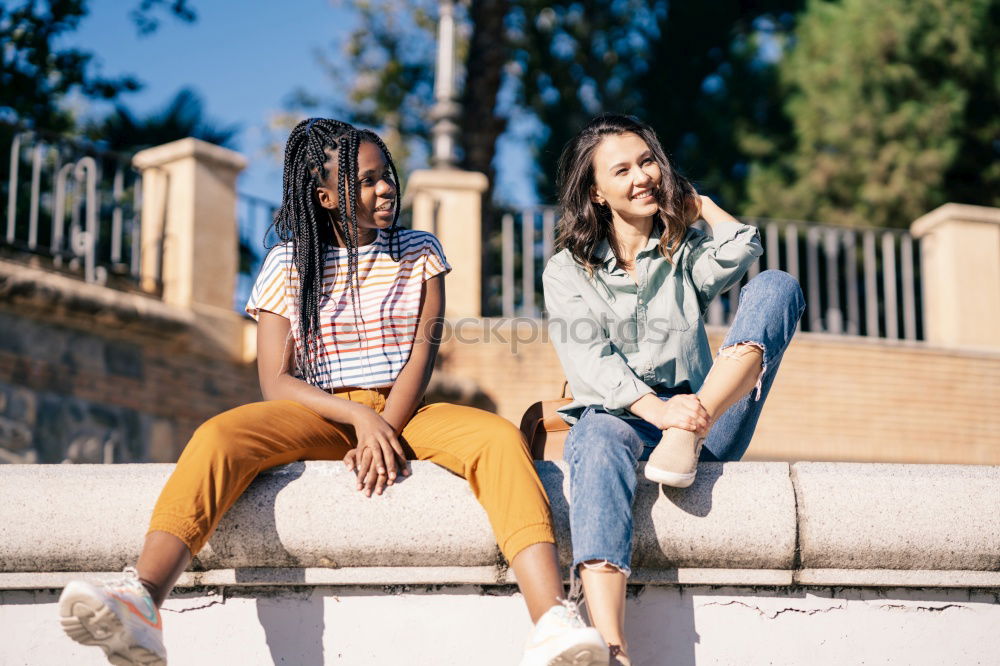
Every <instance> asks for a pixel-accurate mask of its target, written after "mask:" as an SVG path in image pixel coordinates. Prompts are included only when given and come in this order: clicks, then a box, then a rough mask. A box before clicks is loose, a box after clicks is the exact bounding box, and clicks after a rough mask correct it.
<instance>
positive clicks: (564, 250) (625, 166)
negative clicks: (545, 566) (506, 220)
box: [543, 115, 805, 664]
mask: <svg viewBox="0 0 1000 666" xmlns="http://www.w3.org/2000/svg"><path fill="white" fill-rule="evenodd" d="M559 192H560V195H559V202H560V205H561V208H562V216H561V218H560V222H559V236H558V239H557V247H558V249H559V252H557V254H556V255H554V256H553V257H552V259H551V260H550V261H549V263H548V265H547V266H546V268H545V273H544V279H543V282H544V289H545V305H546V309H547V311H548V314H549V322H550V323H549V328H550V335H551V338H552V341H553V344H554V345H555V347H556V351H557V352H558V354H559V358H560V360H561V362H562V365H563V368H564V369H565V371H566V377H567V379H568V380H569V383H570V387H571V388H572V390H573V395H574V398H575V401H574V402H573V403H572V404H570V405H567V406H566V407H564V408H562V410H560V411H561V414H562V416H563V418H564V420H566V421H567V422H568V423H571V424H573V427H572V428H571V430H570V434H569V437H568V438H567V440H566V445H565V453H564V456H565V459H566V460H567V462H568V463H569V474H570V495H571V505H570V527H571V531H572V537H573V575H574V576H575V575H576V574H577V573H579V575H580V579H581V581H582V583H583V590H584V594H585V595H586V598H587V605H588V609H589V612H590V616H591V620H592V621H593V623H594V626H595V627H596V628H597V629H598V631H600V633H601V635H602V636H603V638H604V640H605V641H606V642H607V643H608V645H609V646H610V647H611V656H612V657H614V658H616V659H617V660H618V662H619V663H621V664H630V663H631V662H630V661H629V656H628V645H627V641H626V638H625V631H624V624H625V622H624V620H625V586H626V582H627V579H628V576H629V574H630V564H631V554H632V499H633V497H634V496H635V488H636V483H637V478H636V476H637V475H636V469H637V465H638V463H639V462H640V461H643V460H648V462H647V464H646V467H645V475H646V477H647V478H649V479H650V480H652V481H656V482H658V483H664V484H667V485H671V486H676V487H686V486H689V485H690V484H691V483H692V482H693V481H694V478H695V475H696V473H697V464H698V461H699V460H713V461H723V460H739V459H740V457H741V456H742V455H743V453H744V452H745V451H746V448H747V446H748V445H749V443H750V439H751V437H752V435H753V431H754V428H755V426H756V424H757V419H758V417H759V416H760V411H761V408H762V406H763V403H764V399H765V398H766V397H767V394H768V390H769V389H770V387H771V383H772V382H773V381H774V377H775V373H776V371H777V369H778V365H779V363H780V361H781V357H782V354H783V353H784V351H785V349H786V348H787V346H788V344H789V342H790V341H791V338H792V335H793V334H794V332H795V326H796V323H797V321H798V319H799V317H800V316H801V314H802V310H803V309H804V307H805V302H804V300H803V298H802V291H801V289H800V288H799V285H798V283H797V282H796V281H795V279H794V278H792V277H791V276H789V275H788V274H787V273H783V272H780V271H765V272H763V273H761V274H760V275H758V276H757V277H755V278H754V279H752V280H750V282H749V283H748V284H747V285H746V286H745V287H744V288H743V290H742V291H741V294H740V306H739V311H738V313H737V315H736V318H735V320H734V322H733V325H732V327H731V329H730V331H729V334H728V336H727V337H726V341H725V342H724V343H723V345H722V348H721V350H720V352H719V356H718V358H717V359H716V360H715V362H714V365H713V361H712V356H711V350H710V349H709V346H708V337H707V335H706V333H705V327H704V324H703V323H702V316H703V315H704V314H705V311H706V309H707V307H708V304H709V303H710V302H711V301H712V299H713V298H715V297H716V296H717V295H718V294H719V293H721V292H722V291H725V290H726V289H728V288H729V287H731V286H733V285H735V284H737V283H738V282H739V280H740V279H741V278H742V277H743V275H744V274H745V273H746V271H747V269H748V268H749V267H750V265H751V264H752V263H753V262H754V261H756V259H757V257H759V256H760V255H761V254H762V248H761V245H760V241H759V239H758V235H757V230H756V228H754V227H752V226H748V225H744V224H741V223H740V222H739V221H737V220H736V219H735V218H734V217H732V216H731V215H729V214H728V213H726V212H725V211H724V210H722V209H721V208H720V207H719V206H718V205H716V204H715V203H714V202H713V201H712V200H711V199H709V198H708V197H705V196H700V195H699V194H698V193H697V192H696V191H695V189H694V187H693V186H692V185H691V183H689V182H688V181H687V180H686V179H685V178H684V177H683V176H681V175H680V174H679V173H678V172H677V171H676V170H675V169H674V168H673V166H672V165H671V163H670V161H669V159H668V158H667V156H666V154H665V153H664V151H663V148H662V147H661V145H660V141H659V139H658V138H657V137H656V134H655V133H654V132H653V130H652V129H651V128H650V127H649V126H648V125H646V124H644V123H642V122H641V121H639V120H637V119H636V118H633V117H630V116H620V115H602V116H599V117H597V118H595V119H594V120H592V121H591V122H590V123H589V124H588V125H587V126H586V127H585V128H584V129H583V130H581V131H580V133H579V134H577V136H576V137H574V138H573V139H572V140H571V141H570V142H569V143H568V144H567V146H566V148H565V149H564V151H563V153H562V156H561V157H560V161H559ZM698 219H704V220H705V222H706V223H707V224H708V226H709V227H710V228H711V235H708V234H706V233H704V232H702V231H700V230H698V229H695V228H694V227H692V224H693V223H694V222H695V221H696V220H698ZM709 370H711V373H709Z"/></svg>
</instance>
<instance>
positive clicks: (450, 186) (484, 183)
mask: <svg viewBox="0 0 1000 666" xmlns="http://www.w3.org/2000/svg"><path fill="white" fill-rule="evenodd" d="M489 186H490V181H489V179H488V178H487V177H486V174H483V173H479V172H478V171H463V170H461V169H419V170H417V171H414V172H413V173H411V174H410V176H409V178H407V180H406V192H405V194H404V195H403V205H404V206H405V205H407V204H408V203H409V200H410V198H411V197H412V196H413V192H414V190H423V189H431V188H433V189H442V190H473V191H476V192H479V193H480V194H481V193H483V192H485V191H486V190H487V188H489Z"/></svg>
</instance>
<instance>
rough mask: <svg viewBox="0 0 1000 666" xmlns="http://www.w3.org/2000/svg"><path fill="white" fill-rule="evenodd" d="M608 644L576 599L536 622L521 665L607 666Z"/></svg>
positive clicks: (563, 604)
mask: <svg viewBox="0 0 1000 666" xmlns="http://www.w3.org/2000/svg"><path fill="white" fill-rule="evenodd" d="M607 663H608V646H607V645H606V644H605V643H604V640H603V639H602V638H601V635H600V634H599V633H598V632H597V629H594V628H593V627H588V626H587V625H586V624H584V622H583V618H581V617H580V611H579V609H578V608H577V607H576V604H575V603H573V602H572V601H565V600H564V601H562V603H561V604H560V605H558V606H553V607H552V608H550V609H549V610H547V611H546V612H545V615H543V616H542V617H541V618H539V620H538V623H537V624H535V628H534V630H533V631H532V632H531V638H530V639H529V640H528V646H527V647H526V648H525V650H524V658H523V659H521V666H607Z"/></svg>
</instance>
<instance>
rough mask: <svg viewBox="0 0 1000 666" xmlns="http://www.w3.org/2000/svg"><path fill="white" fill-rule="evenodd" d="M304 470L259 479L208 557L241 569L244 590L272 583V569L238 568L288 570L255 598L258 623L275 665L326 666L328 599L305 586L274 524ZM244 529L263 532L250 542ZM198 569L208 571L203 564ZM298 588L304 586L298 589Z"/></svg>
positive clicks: (297, 466) (300, 466)
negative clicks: (261, 565) (281, 501)
mask: <svg viewBox="0 0 1000 666" xmlns="http://www.w3.org/2000/svg"><path fill="white" fill-rule="evenodd" d="M305 469H306V466H305V463H303V462H295V463H291V464H288V465H282V466H280V467H276V468H273V469H270V470H267V472H266V473H264V474H262V475H260V476H258V477H257V479H255V480H254V482H253V485H255V486H256V487H255V489H254V492H253V493H252V494H247V493H244V495H243V498H244V499H243V500H242V501H237V503H236V504H235V505H234V506H233V508H232V509H231V510H230V511H229V512H228V513H226V515H225V516H224V517H223V519H222V521H220V523H219V528H218V530H217V531H216V533H215V534H214V535H213V536H212V539H211V541H210V548H211V553H210V554H208V557H209V558H211V559H216V558H221V559H223V560H226V561H229V562H234V563H236V564H237V567H236V580H237V582H239V583H245V584H246V583H249V584H256V585H267V584H268V583H269V582H273V580H272V578H271V576H272V575H273V569H270V568H268V569H256V568H253V567H248V566H242V567H241V566H238V565H239V564H244V565H245V564H247V563H250V562H254V561H257V562H261V561H264V562H274V563H276V564H278V565H280V566H284V567H288V568H287V569H284V570H283V572H282V581H281V582H282V584H281V585H280V587H274V588H272V589H268V588H266V587H265V588H259V591H258V592H256V593H255V594H254V596H255V597H256V601H257V618H258V620H260V625H261V627H262V628H263V629H264V635H265V638H266V640H267V647H268V649H269V650H270V652H271V658H272V660H273V662H274V663H275V664H297V665H300V666H323V663H324V659H323V633H324V631H325V626H324V621H323V595H322V594H318V593H316V591H315V590H314V588H312V587H306V586H305V585H304V583H305V570H304V569H302V568H301V563H300V562H299V561H298V560H297V559H296V558H295V557H293V556H292V555H291V554H290V553H289V552H288V550H287V549H286V548H285V546H284V544H283V543H282V542H281V536H280V535H279V534H278V529H277V522H276V518H275V506H276V504H277V498H278V494H279V493H280V492H281V491H282V490H284V489H285V488H286V487H287V486H288V484H290V483H291V482H292V481H294V480H296V479H298V478H299V477H300V476H302V474H303V473H304V472H305ZM247 497H253V502H252V503H251V502H249V501H247V500H246V499H245V498H247ZM251 515H252V517H253V520H252V522H251V520H250V519H251ZM241 524H254V525H256V526H259V528H260V529H259V530H257V531H256V532H255V533H254V535H253V538H252V539H248V538H246V535H242V534H240V525H241ZM195 565H196V567H198V568H201V567H202V566H204V565H203V563H202V562H200V561H197V562H196V563H195ZM293 576H294V577H295V579H294V580H293V579H292V577H293ZM296 582H298V583H302V584H303V585H302V586H301V587H296V586H295V583H296ZM251 589H252V588H251Z"/></svg>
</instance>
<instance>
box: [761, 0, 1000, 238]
mask: <svg viewBox="0 0 1000 666" xmlns="http://www.w3.org/2000/svg"><path fill="white" fill-rule="evenodd" d="M998 17H1000V2H998V1H997V0H967V1H966V2H960V3H955V2H948V1H947V0H882V2H877V3H871V2H865V0H841V1H839V2H829V1H824V0H810V1H809V2H808V5H807V8H806V11H805V13H804V14H803V15H802V17H801V18H800V20H799V22H798V28H797V30H796V40H797V43H796V45H795V48H794V49H793V50H792V51H791V53H790V54H789V56H788V57H787V58H786V59H785V60H784V61H783V62H782V63H781V65H780V69H781V81H782V84H783V87H784V89H785V91H786V93H785V95H786V99H787V102H786V105H785V111H786V112H787V114H788V117H789V118H790V120H791V122H792V125H793V128H794V134H793V136H794V141H793V142H792V144H791V146H790V149H787V150H786V149H785V147H784V146H780V145H777V144H776V145H775V146H774V150H772V151H771V152H770V153H769V154H767V155H764V156H762V159H761V161H760V162H759V163H758V164H756V165H754V167H753V169H752V174H751V177H750V182H749V196H750V202H749V206H748V209H747V210H748V212H749V213H751V214H760V215H767V216H771V217H794V218H800V219H810V220H821V221H828V222H837V223H842V224H849V225H854V226H896V227H905V226H907V225H909V223H910V222H912V221H913V220H914V219H915V218H916V217H918V216H920V215H922V214H923V213H925V212H927V211H928V210H930V209H932V208H934V207H936V206H938V205H940V204H942V203H944V202H946V201H949V200H952V201H961V202H964V203H981V204H987V205H998V204H1000V115H998V114H997V110H998V109H1000V68H998V63H997V44H998V43H1000V42H998V36H1000V35H998V26H1000V21H998Z"/></svg>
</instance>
